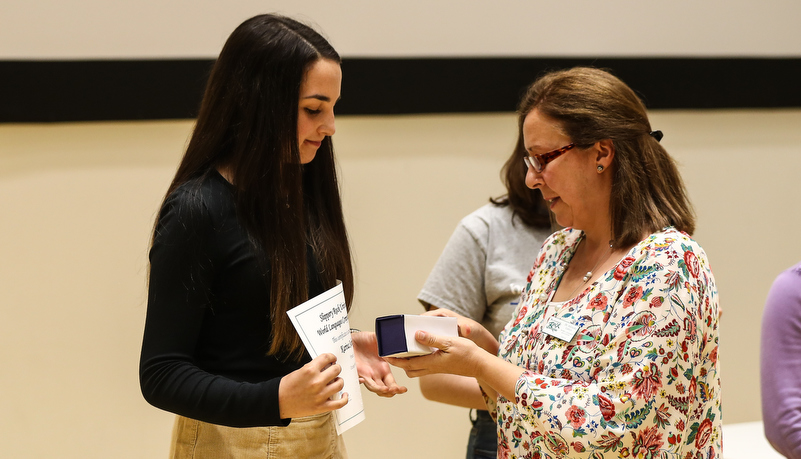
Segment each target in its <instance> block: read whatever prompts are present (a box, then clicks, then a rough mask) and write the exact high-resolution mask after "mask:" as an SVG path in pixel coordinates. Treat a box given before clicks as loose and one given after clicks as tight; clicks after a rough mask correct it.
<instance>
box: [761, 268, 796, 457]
mask: <svg viewBox="0 0 801 459" xmlns="http://www.w3.org/2000/svg"><path fill="white" fill-rule="evenodd" d="M760 362H761V386H762V419H763V422H764V425H765V436H766V437H767V439H768V441H770V443H771V445H773V447H774V448H775V449H776V450H777V451H779V452H780V453H782V454H783V455H785V456H787V457H789V458H791V459H801V264H798V265H796V266H795V267H793V268H791V269H788V270H787V271H784V272H783V273H782V274H780V275H779V277H777V278H776V280H775V281H774V283H773V286H772V287H771V289H770V292H769V293H768V298H767V302H766V303H765V310H764V313H763V316H762V346H761V358H760Z"/></svg>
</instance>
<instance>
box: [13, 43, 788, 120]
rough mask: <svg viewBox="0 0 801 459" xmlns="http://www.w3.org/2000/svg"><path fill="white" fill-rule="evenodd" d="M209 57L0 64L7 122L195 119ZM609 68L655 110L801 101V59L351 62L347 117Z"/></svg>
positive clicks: (478, 106) (515, 89)
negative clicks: (585, 68)
mask: <svg viewBox="0 0 801 459" xmlns="http://www.w3.org/2000/svg"><path fill="white" fill-rule="evenodd" d="M212 64H213V61H212V60H203V59H199V60H197V59H196V60H191V59H187V60H96V61H0V122H6V123H8V122H59V121H101V120H147V119H180V118H193V117H194V116H196V114H197V108H198V105H199V102H200V98H201V96H202V93H203V87H204V84H205V81H206V78H207V77H208V73H209V70H210V68H211V65H212ZM575 65H592V66H595V67H601V68H607V69H610V70H612V71H613V73H615V74H616V75H617V76H619V77H620V78H621V79H623V80H624V81H625V82H626V83H628V84H629V85H630V86H631V87H632V88H634V89H635V90H636V91H637V92H638V93H639V94H640V95H641V97H643V99H644V100H645V102H646V105H647V106H648V107H649V108H651V109H718V108H785V107H801V89H799V83H798V82H799V81H801V59H796V58H775V59H773V58H592V59H591V58H537V57H531V58H419V59H417V58H415V59H411V58H410V59H355V58H354V59H345V60H344V62H343V73H344V78H343V88H342V100H341V101H340V103H339V104H338V105H337V112H338V113H339V114H343V115H383V114H414V113H468V112H505V111H512V110H514V108H515V105H516V103H517V100H518V98H519V97H520V95H521V93H522V91H523V90H524V89H525V87H526V85H528V84H529V83H530V82H531V81H533V80H534V79H535V78H536V77H537V76H538V75H541V74H542V73H543V72H545V71H547V70H551V69H559V68H567V67H572V66H575Z"/></svg>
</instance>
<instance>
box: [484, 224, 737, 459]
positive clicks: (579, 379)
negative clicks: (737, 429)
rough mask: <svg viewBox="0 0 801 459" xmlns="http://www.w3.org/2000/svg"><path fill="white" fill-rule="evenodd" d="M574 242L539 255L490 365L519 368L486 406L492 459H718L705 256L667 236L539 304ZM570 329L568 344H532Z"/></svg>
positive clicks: (713, 318) (712, 313) (565, 233)
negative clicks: (494, 429) (553, 322)
mask: <svg viewBox="0 0 801 459" xmlns="http://www.w3.org/2000/svg"><path fill="white" fill-rule="evenodd" d="M582 237H583V234H582V233H581V232H580V231H577V230H572V229H569V228H568V229H565V230H562V231H560V232H557V233H555V234H554V235H552V236H551V237H550V238H549V239H548V240H546V242H545V244H544V245H543V248H542V251H541V252H540V256H539V257H538V259H537V263H536V265H535V266H534V268H533V269H532V270H531V273H530V274H529V276H528V280H527V286H526V289H525V290H524V292H523V295H522V297H521V301H520V304H519V306H518V310H517V312H516V314H515V318H514V319H513V320H512V321H511V322H510V323H509V324H508V325H507V326H506V329H504V331H503V333H502V334H501V347H500V350H499V355H500V357H502V358H503V359H505V360H507V361H509V362H512V363H514V364H515V365H518V366H521V367H524V368H528V369H529V371H526V372H524V373H523V374H522V375H521V377H520V379H519V380H518V382H517V385H516V391H515V394H516V397H515V400H507V399H505V398H504V397H502V396H501V397H499V398H498V400H488V404H489V405H490V409H491V411H492V413H493V415H494V416H495V417H496V420H497V422H498V432H499V437H498V457H502V458H528V457H532V458H543V459H556V458H567V457H570V458H591V459H609V458H620V457H632V458H645V459H657V458H677V459H683V458H687V457H691V458H696V457H702V458H705V459H710V458H720V457H721V449H722V445H721V444H722V424H721V405H720V379H719V376H718V364H717V362H718V318H719V315H720V314H719V306H718V296H717V289H716V287H715V281H714V277H713V276H712V271H711V270H710V267H709V262H708V261H707V258H706V254H705V253H704V251H703V250H702V249H701V247H700V246H699V245H698V244H697V243H696V242H695V241H693V240H692V239H690V237H689V236H687V235H686V234H684V233H681V232H679V231H677V230H675V229H674V228H666V229H664V230H663V231H661V232H658V233H655V234H653V235H651V236H650V237H648V238H647V239H645V240H644V241H642V242H640V243H639V244H638V245H637V246H635V247H634V248H632V249H631V250H630V251H629V253H628V254H627V255H626V256H625V257H624V258H623V259H622V260H621V261H620V263H618V265H617V266H616V267H614V268H613V269H611V270H610V271H609V272H607V273H605V274H604V275H603V276H601V278H600V279H599V280H598V281H597V282H595V283H593V284H592V285H590V286H588V287H587V288H586V289H585V290H584V291H583V292H581V293H579V294H578V295H577V296H576V297H575V298H573V299H571V300H569V301H567V302H565V303H558V304H557V303H548V299H549V298H550V296H551V293H552V291H553V290H554V289H555V288H556V286H557V285H558V282H559V279H560V277H561V276H562V273H563V272H564V271H565V269H566V267H567V263H568V262H569V260H570V258H571V257H572V256H573V253H574V252H575V250H576V248H577V246H578V244H579V242H581V239H582ZM552 317H556V318H559V319H562V320H564V321H567V322H570V323H573V324H576V325H578V326H579V331H578V332H577V333H576V335H575V337H574V338H573V339H572V340H571V341H570V342H565V341H562V340H560V339H557V338H554V337H552V336H550V335H547V334H545V333H543V332H542V331H541V330H540V328H541V327H542V326H543V325H544V324H545V323H547V321H548V320H550V319H551V318H552Z"/></svg>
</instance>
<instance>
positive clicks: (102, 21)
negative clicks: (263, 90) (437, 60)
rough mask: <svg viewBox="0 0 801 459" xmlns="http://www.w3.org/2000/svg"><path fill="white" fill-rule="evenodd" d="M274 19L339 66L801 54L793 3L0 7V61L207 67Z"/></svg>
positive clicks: (87, 0) (12, 1) (247, 0)
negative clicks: (316, 34)
mask: <svg viewBox="0 0 801 459" xmlns="http://www.w3.org/2000/svg"><path fill="white" fill-rule="evenodd" d="M273 11H274V12H280V13H283V14H287V15H290V16H293V17H297V18H300V19H303V20H304V21H307V22H310V23H313V24H316V25H317V26H318V28H319V29H320V30H322V31H324V32H325V34H326V35H327V36H329V37H331V43H332V44H333V45H334V47H335V48H336V49H337V51H339V53H340V54H341V55H342V56H345V57H357V56H359V57H367V56H378V57H390V56H417V57H419V56H436V57H441V56H470V57H475V56H491V57H497V56H561V57H564V56H582V57H587V56H604V57H609V56H637V57H643V56H683V57H687V56H699V57H710V56H790V57H792V56H798V55H799V53H801V40H799V35H798V18H799V16H801V2H798V1H797V0H760V1H758V2H757V1H753V0H725V1H723V0H702V1H697V0H674V1H669V2H658V3H654V2H649V1H646V2H637V1H632V0H604V1H603V2H599V1H597V0H571V1H570V2H547V1H519V0H517V1H513V0H501V1H495V2H489V1H467V2H465V1H464V0H437V1H433V2H432V1H430V0H405V1H402V2H386V1H375V0H339V1H336V2H332V1H329V0H303V1H298V0H270V1H266V2H265V1H264V0H237V1H235V2H223V1H219V0H170V1H167V2H165V1H160V0H137V1H124V0H123V1H108V0H3V2H2V4H0V12H1V13H0V59H120V58H164V57H170V58H186V57H207V58H211V57H214V56H216V55H217V54H218V53H219V52H220V48H222V44H223V42H224V41H225V38H226V37H227V36H228V34H230V33H231V31H232V30H233V29H234V27H236V26H237V25H238V24H239V23H241V22H242V21H243V20H245V19H247V18H249V17H251V16H253V15H255V14H259V13H266V12H273Z"/></svg>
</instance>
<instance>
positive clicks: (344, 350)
mask: <svg viewBox="0 0 801 459" xmlns="http://www.w3.org/2000/svg"><path fill="white" fill-rule="evenodd" d="M287 314H288V315H289V319H290V320H291V321H292V325H294V326H295V329H296V330H297V331H298V334H299V335H300V339H301V340H302V341H303V344H304V345H305V346H306V350H308V351H309V354H310V355H311V356H312V358H316V357H317V356H319V355H320V354H324V353H326V352H329V353H331V354H334V355H335V356H336V357H337V363H338V364H339V366H341V367H342V373H340V375H339V377H341V378H342V380H343V381H344V382H345V387H343V389H342V391H343V392H347V394H348V404H347V405H345V406H344V407H342V408H340V409H338V410H336V411H335V412H334V415H335V416H336V421H337V434H342V433H343V432H345V431H346V430H348V429H350V428H351V427H353V426H355V425H356V424H358V423H360V422H362V421H363V420H364V404H363V402H362V393H361V389H360V388H359V375H358V372H357V371H356V356H355V353H354V351H353V341H352V340H351V337H350V323H349V322H348V308H347V307H346V305H345V293H344V291H343V290H342V284H341V283H337V285H336V286H335V287H333V288H331V289H329V290H327V291H325V292H323V293H321V294H320V295H317V296H316V297H314V298H312V299H310V300H308V301H306V302H305V303H302V304H300V305H298V306H295V307H294V308H292V309H290V310H289V311H287ZM338 396H340V397H341V396H342V393H340V394H338Z"/></svg>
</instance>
